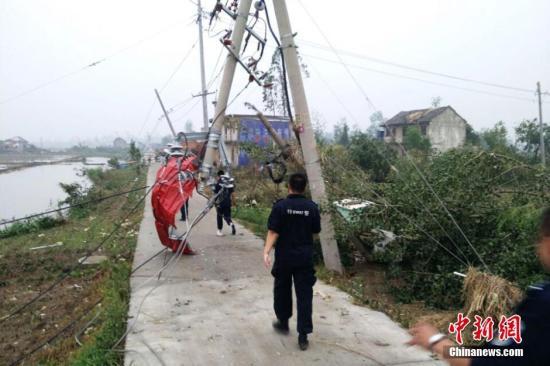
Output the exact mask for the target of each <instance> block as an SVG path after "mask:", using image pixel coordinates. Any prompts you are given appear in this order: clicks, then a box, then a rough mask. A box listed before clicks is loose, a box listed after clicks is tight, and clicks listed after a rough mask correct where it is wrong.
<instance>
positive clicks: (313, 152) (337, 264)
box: [273, 0, 342, 273]
mask: <svg viewBox="0 0 550 366" xmlns="http://www.w3.org/2000/svg"><path fill="white" fill-rule="evenodd" d="M273 6H274V9H275V17H276V18H277V24H278V25H279V36H280V39H281V47H282V51H283V55H284V58H285V62H286V68H287V71H288V82H289V85H290V91H291V94H292V100H293V102H294V116H295V121H294V122H295V124H296V126H299V127H300V131H301V132H300V143H301V147H302V154H303V156H304V165H305V168H306V173H307V176H308V180H309V187H310V190H311V196H312V198H313V199H314V200H315V201H317V202H320V203H326V198H327V196H326V191H325V182H324V180H323V175H322V172H321V162H320V159H319V154H318V152H317V144H316V142H315V134H314V131H313V127H312V125H311V118H310V114H309V107H308V104H307V99H306V94H305V91H304V83H303V80H302V74H301V72H300V63H299V61H298V53H297V51H296V48H297V47H296V44H295V43H294V34H293V33H292V29H291V27H290V18H289V16H288V9H287V6H286V1H285V0H277V1H274V2H273ZM321 227H322V230H321V233H320V235H319V237H320V239H321V248H322V250H323V259H324V262H325V266H326V267H327V268H328V269H330V270H333V271H336V272H339V273H342V262H341V261H340V253H339V251H338V245H337V243H336V239H335V237H334V236H335V235H334V227H333V226H332V222H331V218H330V214H329V213H327V212H325V213H321Z"/></svg>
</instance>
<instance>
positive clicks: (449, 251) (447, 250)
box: [328, 156, 468, 267]
mask: <svg viewBox="0 0 550 366" xmlns="http://www.w3.org/2000/svg"><path fill="white" fill-rule="evenodd" d="M328 159H329V160H331V162H332V163H333V164H334V166H335V167H338V168H339V169H341V172H342V173H345V171H344V169H343V167H341V166H340V165H339V164H338V162H337V161H336V160H335V159H334V158H332V157H330V156H328ZM351 177H352V178H353V179H355V180H356V181H357V182H358V183H359V185H360V186H365V187H366V188H367V189H368V190H369V191H371V192H372V193H373V194H374V195H375V196H376V197H378V198H379V199H380V200H382V202H383V203H384V205H385V206H386V207H389V208H391V209H393V210H395V212H396V213H397V214H398V215H399V216H401V217H403V218H404V219H406V220H407V221H408V222H409V223H410V224H412V225H413V226H414V227H415V228H416V229H417V230H419V231H420V232H422V233H423V234H424V235H426V236H427V237H428V238H429V239H430V240H431V241H433V242H434V243H435V244H437V245H438V246H439V247H441V248H442V249H444V250H445V251H446V252H447V253H448V254H450V255H451V256H452V257H453V258H455V259H456V260H457V261H458V262H460V263H461V264H463V265H464V266H466V267H467V266H468V263H466V262H465V261H464V260H462V259H461V258H460V257H458V256H457V255H456V254H455V253H453V252H452V251H451V250H450V249H449V248H447V247H446V246H445V245H443V244H442V243H441V242H440V241H439V240H437V239H436V238H434V237H433V235H431V234H430V233H428V232H427V231H426V230H424V229H423V228H422V227H420V226H419V225H418V224H417V223H416V222H414V220H413V219H412V218H411V217H409V216H408V215H406V214H404V213H403V212H401V210H399V209H398V208H397V207H396V206H394V205H391V204H390V202H389V201H388V200H387V199H386V198H385V197H383V196H382V195H381V194H380V193H378V192H376V191H375V190H374V189H372V188H370V187H369V186H368V185H365V182H364V181H363V180H361V179H360V178H359V177H357V176H356V175H354V174H351Z"/></svg>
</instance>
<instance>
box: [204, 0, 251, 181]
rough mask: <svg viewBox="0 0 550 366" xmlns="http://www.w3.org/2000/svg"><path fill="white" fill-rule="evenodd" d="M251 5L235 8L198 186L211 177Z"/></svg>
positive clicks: (243, 2)
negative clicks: (227, 50) (234, 17)
mask: <svg viewBox="0 0 550 366" xmlns="http://www.w3.org/2000/svg"><path fill="white" fill-rule="evenodd" d="M251 6H252V0H241V2H240V4H239V9H238V10H237V17H236V19H235V26H234V29H233V32H232V36H231V42H230V44H229V45H228V47H229V48H230V49H231V51H232V52H230V53H229V54H228V55H227V59H226V60H225V67H224V70H223V77H222V81H221V85H220V91H219V93H218V100H217V102H216V110H215V113H214V121H213V122H212V127H211V128H210V133H209V134H208V142H207V148H206V153H205V154H204V160H203V163H202V167H201V186H202V187H200V188H203V187H204V183H205V181H207V180H209V179H210V178H211V173H212V168H213V164H214V160H215V159H216V157H217V155H218V148H219V143H220V137H221V134H222V128H223V122H224V120H225V109H226V108H227V102H228V101H229V93H230V91H231V85H232V84H233V77H234V76H235V69H236V66H237V58H236V57H238V55H239V54H240V52H241V44H242V41H243V38H244V32H245V28H246V22H247V20H248V14H249V12H250V7H251ZM235 55H236V56H235Z"/></svg>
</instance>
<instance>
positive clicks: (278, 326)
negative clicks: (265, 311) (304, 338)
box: [273, 319, 290, 334]
mask: <svg viewBox="0 0 550 366" xmlns="http://www.w3.org/2000/svg"><path fill="white" fill-rule="evenodd" d="M273 329H275V331H276V332H277V333H280V334H288V332H289V331H290V330H289V328H288V320H287V321H281V320H279V319H277V320H275V321H274V322H273Z"/></svg>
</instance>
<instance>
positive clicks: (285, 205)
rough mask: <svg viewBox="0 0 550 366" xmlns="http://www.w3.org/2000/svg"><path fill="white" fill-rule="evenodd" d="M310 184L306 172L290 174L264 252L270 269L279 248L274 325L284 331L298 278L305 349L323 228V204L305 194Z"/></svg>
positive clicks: (269, 224) (310, 327)
mask: <svg viewBox="0 0 550 366" xmlns="http://www.w3.org/2000/svg"><path fill="white" fill-rule="evenodd" d="M306 185H307V177H306V176H305V175H304V174H301V173H295V174H292V175H291V176H290V178H289V181H288V193H289V194H288V196H287V198H286V199H283V200H279V201H278V202H276V203H275V204H274V205H273V209H272V210H271V214H270V215H269V219H268V222H267V228H268V233H267V238H266V241H265V247H264V252H263V256H264V264H265V266H266V268H268V269H269V267H270V266H271V258H270V253H271V250H272V248H273V247H275V261H274V263H273V268H272V270H271V274H272V275H273V277H274V291H273V297H274V301H273V303H274V310H275V315H276V317H277V320H276V321H275V322H274V323H273V328H274V329H275V330H276V331H277V332H279V333H282V334H288V333H289V326H288V320H289V319H290V317H291V316H292V281H293V280H294V288H295V291H296V302H297V309H298V324H297V331H298V345H299V347H300V349H301V350H302V351H305V350H306V349H307V348H308V346H309V342H308V339H307V337H308V334H310V333H312V332H313V321H312V303H313V285H314V284H315V282H316V280H317V279H316V277H315V269H314V268H313V234H318V233H319V232H320V231H321V216H320V213H319V207H318V206H317V204H316V203H315V202H313V201H311V200H309V199H307V198H306V197H305V196H304V192H305V190H306Z"/></svg>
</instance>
